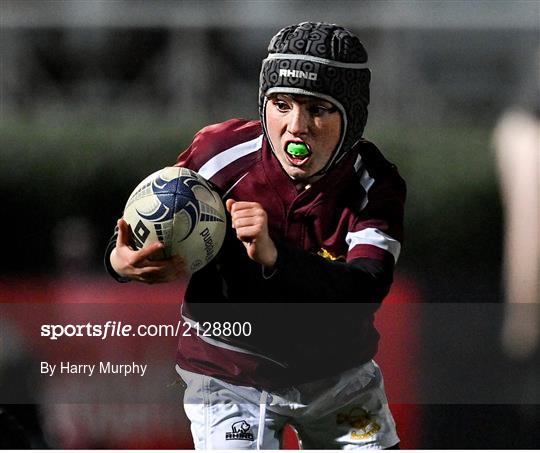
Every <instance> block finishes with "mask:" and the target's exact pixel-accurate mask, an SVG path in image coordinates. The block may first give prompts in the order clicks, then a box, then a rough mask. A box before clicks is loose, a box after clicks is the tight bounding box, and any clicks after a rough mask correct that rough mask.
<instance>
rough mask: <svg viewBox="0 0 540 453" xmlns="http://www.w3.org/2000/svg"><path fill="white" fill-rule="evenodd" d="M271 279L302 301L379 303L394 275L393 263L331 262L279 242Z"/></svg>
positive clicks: (362, 260) (375, 261)
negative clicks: (288, 289) (289, 289)
mask: <svg viewBox="0 0 540 453" xmlns="http://www.w3.org/2000/svg"><path fill="white" fill-rule="evenodd" d="M274 269H275V273H274V274H273V276H272V279H275V281H276V283H278V282H279V284H280V286H283V287H288V288H291V291H293V292H294V293H296V296H297V297H298V298H299V300H306V301H308V300H310V301H321V302H323V301H324V302H329V301H331V302H359V301H360V302H366V303H380V302H381V301H382V299H383V298H384V297H385V296H386V294H387V293H388V290H389V289H390V285H391V283H392V278H393V263H392V262H391V260H388V261H387V262H386V261H385V262H383V261H378V260H372V259H367V258H365V259H357V260H354V261H353V262H351V263H340V262H329V261H327V260H325V259H324V258H322V257H320V256H317V255H315V254H313V253H308V252H305V251H303V250H300V249H297V248H294V247H290V246H284V245H279V246H278V259H277V261H276V264H275V266H274Z"/></svg>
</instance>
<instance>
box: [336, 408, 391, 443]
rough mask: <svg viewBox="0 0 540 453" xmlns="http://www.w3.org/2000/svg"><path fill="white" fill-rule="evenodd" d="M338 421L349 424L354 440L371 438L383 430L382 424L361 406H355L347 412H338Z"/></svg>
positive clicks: (338, 422) (339, 423)
mask: <svg viewBox="0 0 540 453" xmlns="http://www.w3.org/2000/svg"><path fill="white" fill-rule="evenodd" d="M336 423H337V424H338V425H349V426H350V427H351V428H352V429H351V439H353V440H365V439H369V438H370V437H372V436H374V435H375V434H376V433H378V432H379V431H380V430H381V425H379V424H378V423H376V422H375V421H373V420H372V419H371V416H370V414H369V413H368V412H367V411H366V410H365V409H363V408H361V407H353V408H351V409H350V410H349V412H347V413H345V414H343V413H340V414H337V417H336Z"/></svg>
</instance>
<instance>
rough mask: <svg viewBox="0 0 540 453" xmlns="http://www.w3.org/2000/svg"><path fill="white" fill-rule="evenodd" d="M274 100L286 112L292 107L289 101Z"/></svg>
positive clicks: (281, 110)
mask: <svg viewBox="0 0 540 453" xmlns="http://www.w3.org/2000/svg"><path fill="white" fill-rule="evenodd" d="M272 102H273V104H274V105H275V106H276V108H277V109H278V110H279V111H280V112H286V111H288V110H290V108H291V107H290V106H289V104H288V103H287V102H285V101H283V100H281V99H275V100H273V101H272Z"/></svg>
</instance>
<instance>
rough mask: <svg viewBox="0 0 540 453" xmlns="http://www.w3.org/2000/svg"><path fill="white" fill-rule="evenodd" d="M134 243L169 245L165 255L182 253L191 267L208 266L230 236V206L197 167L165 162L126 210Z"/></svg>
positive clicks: (141, 186)
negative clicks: (171, 164)
mask: <svg viewBox="0 0 540 453" xmlns="http://www.w3.org/2000/svg"><path fill="white" fill-rule="evenodd" d="M123 218H124V220H125V221H126V222H127V223H128V224H129V226H130V228H131V231H132V233H133V234H132V237H133V242H134V244H133V245H134V246H135V247H136V248H137V249H139V248H142V247H144V246H146V245H150V244H152V243H154V242H157V241H159V242H162V243H163V244H165V249H164V251H163V255H162V256H159V257H154V258H168V257H171V256H173V255H179V256H181V257H182V258H183V259H184V261H185V263H186V269H187V270H188V271H189V272H191V273H193V272H196V271H198V270H200V269H202V268H203V267H204V266H205V265H206V264H207V263H209V262H210V261H211V260H212V259H213V258H214V257H215V256H216V254H217V253H218V252H219V249H220V248H221V246H222V244H223V239H224V237H225V226H226V215H225V207H224V206H223V202H222V201H221V198H220V197H219V195H218V194H217V193H216V192H215V191H214V190H213V189H212V188H211V187H210V185H209V184H208V182H207V181H206V180H205V179H204V178H203V177H202V176H200V175H199V174H197V173H196V172H194V171H192V170H189V169H187V168H182V167H165V168H163V169H161V170H159V171H156V172H155V173H152V174H151V175H150V176H148V177H147V178H145V179H144V180H143V181H142V182H141V183H140V184H139V185H138V186H137V187H136V188H135V190H134V191H133V192H132V194H131V195H130V197H129V199H128V201H127V203H126V207H125V209H124V215H123Z"/></svg>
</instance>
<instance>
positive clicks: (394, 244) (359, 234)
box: [345, 228, 401, 263]
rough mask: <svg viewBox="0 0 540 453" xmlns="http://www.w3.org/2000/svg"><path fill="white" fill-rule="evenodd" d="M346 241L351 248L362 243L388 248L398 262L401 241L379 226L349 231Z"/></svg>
mask: <svg viewBox="0 0 540 453" xmlns="http://www.w3.org/2000/svg"><path fill="white" fill-rule="evenodd" d="M345 241H346V242H347V244H348V246H349V250H351V249H352V248H353V247H356V246H357V245H362V244H367V245H373V246H375V247H378V248H380V249H383V250H386V251H388V252H390V253H391V254H392V255H393V256H394V262H396V263H397V260H398V258H399V253H400V252H401V244H400V243H399V241H396V240H395V239H394V238H393V237H391V236H388V235H387V234H386V233H383V232H382V231H380V230H378V229H377V228H366V229H365V230H360V231H355V232H352V233H347V236H346V238H345Z"/></svg>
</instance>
